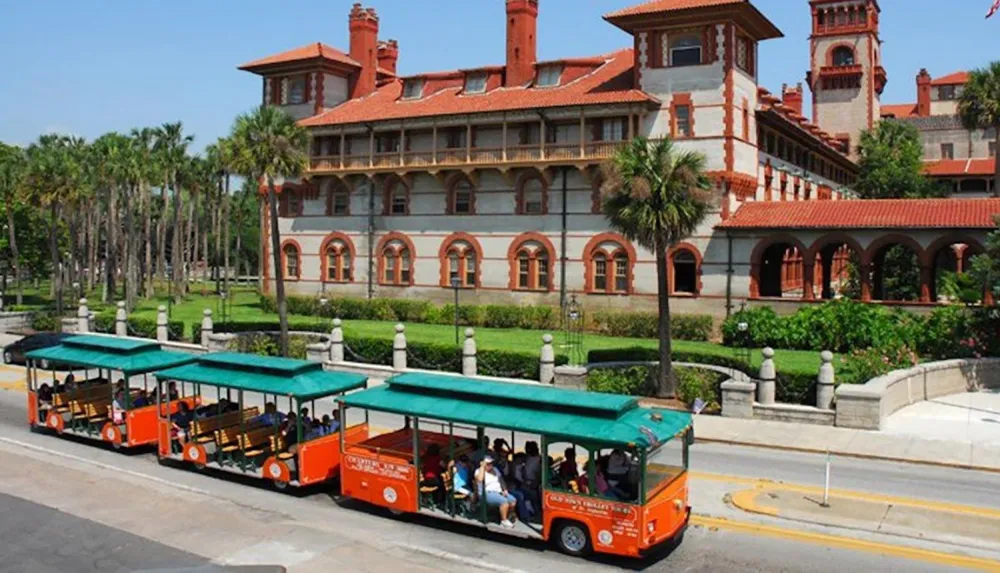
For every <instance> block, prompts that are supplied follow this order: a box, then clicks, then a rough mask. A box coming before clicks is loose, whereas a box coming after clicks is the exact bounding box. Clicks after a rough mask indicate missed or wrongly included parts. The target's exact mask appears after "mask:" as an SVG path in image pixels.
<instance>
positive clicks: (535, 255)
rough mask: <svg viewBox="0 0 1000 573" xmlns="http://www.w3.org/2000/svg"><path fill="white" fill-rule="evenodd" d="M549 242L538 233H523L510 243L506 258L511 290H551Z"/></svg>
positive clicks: (550, 244) (551, 255)
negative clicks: (509, 271) (508, 262)
mask: <svg viewBox="0 0 1000 573" xmlns="http://www.w3.org/2000/svg"><path fill="white" fill-rule="evenodd" d="M553 252H554V250H553V247H552V243H551V241H549V240H548V239H547V238H546V237H545V236H543V235H541V234H538V233H525V234H524V235H522V236H521V237H519V238H518V239H515V240H514V241H513V242H512V243H511V248H510V250H508V251H507V257H508V259H509V260H510V265H511V275H510V288H511V289H513V290H542V291H548V290H551V288H552V275H551V270H552V267H551V264H550V263H551V260H552V257H553Z"/></svg>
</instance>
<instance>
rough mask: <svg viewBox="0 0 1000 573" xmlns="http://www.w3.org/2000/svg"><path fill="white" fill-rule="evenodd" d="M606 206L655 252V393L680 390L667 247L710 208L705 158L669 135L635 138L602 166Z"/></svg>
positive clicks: (611, 217) (622, 227)
mask: <svg viewBox="0 0 1000 573" xmlns="http://www.w3.org/2000/svg"><path fill="white" fill-rule="evenodd" d="M602 171H603V175H604V184H603V185H602V187H601V192H602V196H603V210H604V214H605V216H606V217H607V219H608V222H609V223H610V225H611V227H612V228H614V229H616V230H617V231H618V232H619V233H621V234H622V235H624V236H625V237H626V238H627V239H629V240H630V241H635V242H637V243H639V245H641V246H642V247H644V248H646V249H648V250H650V251H652V252H653V254H654V255H655V256H656V276H657V291H658V299H659V310H660V313H659V314H660V316H659V336H660V369H659V373H658V377H659V378H658V380H657V393H658V395H659V396H661V397H664V398H671V397H673V396H674V395H675V394H676V381H675V380H674V377H673V371H672V370H673V369H672V363H671V358H670V356H671V344H670V297H669V293H668V291H667V250H668V249H670V247H672V246H674V245H676V244H677V243H679V242H680V241H682V240H684V239H685V238H686V237H688V236H690V235H691V234H692V233H693V232H694V231H695V229H696V228H697V227H698V225H700V224H701V222H702V220H704V218H705V215H706V214H707V213H708V209H709V204H708V190H709V189H710V188H711V184H710V182H709V180H708V177H707V176H706V175H705V157H704V156H703V155H701V154H700V153H694V152H682V151H680V150H678V149H676V148H675V147H674V145H673V143H672V142H671V141H669V140H663V141H657V142H652V141H649V140H647V139H646V138H642V137H640V138H637V139H634V140H633V141H632V142H631V143H630V144H629V145H627V146H625V147H622V148H621V149H620V150H619V151H618V152H617V153H616V154H615V155H614V156H613V157H612V158H611V159H610V160H609V161H608V162H607V163H606V164H605V165H604V166H603V168H602Z"/></svg>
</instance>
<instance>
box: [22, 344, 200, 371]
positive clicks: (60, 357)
mask: <svg viewBox="0 0 1000 573" xmlns="http://www.w3.org/2000/svg"><path fill="white" fill-rule="evenodd" d="M27 358H28V359H30V360H48V361H49V362H54V363H57V364H65V365H67V366H72V367H81V368H106V369H108V370H118V371H120V372H122V373H123V374H125V375H128V376H131V375H134V374H144V373H146V372H153V371H154V370H160V369H162V368H171V367H174V366H179V365H181V364H187V363H188V362H193V361H194V360H195V359H196V358H197V357H196V356H194V355H193V354H185V353H182V352H171V351H169V350H163V349H162V348H160V345H159V344H158V343H156V342H149V341H145V340H133V339H127V338H115V337H111V336H88V335H80V336H71V337H69V338H66V339H64V340H63V341H62V343H61V344H59V345H57V346H50V347H48V348H40V349H38V350H32V351H31V352H29V353H28V354H27Z"/></svg>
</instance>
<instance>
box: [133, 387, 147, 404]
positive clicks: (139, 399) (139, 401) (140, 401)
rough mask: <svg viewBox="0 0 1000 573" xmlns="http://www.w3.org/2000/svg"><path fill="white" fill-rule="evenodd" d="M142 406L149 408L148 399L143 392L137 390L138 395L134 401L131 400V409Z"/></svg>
mask: <svg viewBox="0 0 1000 573" xmlns="http://www.w3.org/2000/svg"><path fill="white" fill-rule="evenodd" d="M143 406H149V398H147V397H146V391H145V390H139V393H138V394H136V396H135V400H132V407H133V408H142V407H143Z"/></svg>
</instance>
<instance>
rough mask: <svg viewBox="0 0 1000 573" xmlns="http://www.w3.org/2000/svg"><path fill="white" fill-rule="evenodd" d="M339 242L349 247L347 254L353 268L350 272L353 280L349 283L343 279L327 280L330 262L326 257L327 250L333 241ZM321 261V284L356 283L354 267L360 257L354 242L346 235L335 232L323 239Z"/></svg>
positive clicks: (320, 249)
mask: <svg viewBox="0 0 1000 573" xmlns="http://www.w3.org/2000/svg"><path fill="white" fill-rule="evenodd" d="M338 240H339V241H341V242H343V243H344V245H345V246H346V247H347V254H349V255H350V256H351V266H350V267H349V270H350V272H351V280H349V281H345V280H342V279H330V278H327V277H328V274H327V271H328V270H329V260H328V257H327V256H326V250H327V248H328V247H329V246H330V244H331V243H332V242H333V241H338ZM319 259H320V282H324V283H351V282H354V280H355V275H354V265H355V263H356V262H357V260H358V257H357V254H356V253H355V250H354V242H353V241H351V238H350V237H348V236H347V235H345V234H344V233H340V232H336V231H335V232H333V233H330V234H329V235H327V236H326V238H325V239H323V244H322V245H321V246H320V248H319Z"/></svg>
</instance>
